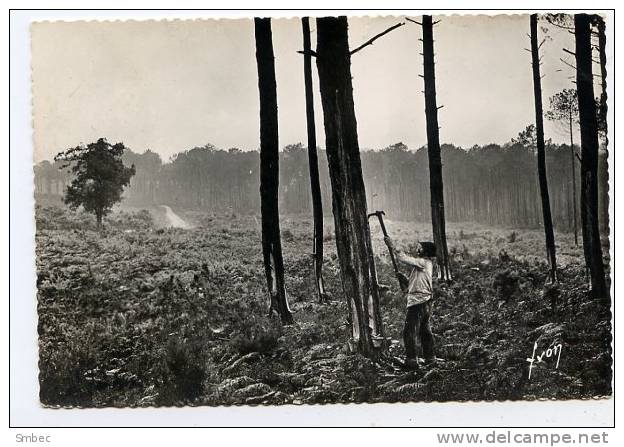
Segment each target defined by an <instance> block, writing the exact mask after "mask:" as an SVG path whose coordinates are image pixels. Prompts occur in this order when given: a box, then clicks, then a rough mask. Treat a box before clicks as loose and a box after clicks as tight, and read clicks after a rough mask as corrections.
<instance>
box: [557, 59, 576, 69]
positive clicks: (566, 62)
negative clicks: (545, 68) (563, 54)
mask: <svg viewBox="0 0 624 447" xmlns="http://www.w3.org/2000/svg"><path fill="white" fill-rule="evenodd" d="M559 60H560V61H561V62H563V63H564V64H566V65H567V66H568V67H570V68H572V69H574V70H576V67H575V66H574V65H572V64H571V63H569V62H568V61H565V60H563V59H561V58H559Z"/></svg>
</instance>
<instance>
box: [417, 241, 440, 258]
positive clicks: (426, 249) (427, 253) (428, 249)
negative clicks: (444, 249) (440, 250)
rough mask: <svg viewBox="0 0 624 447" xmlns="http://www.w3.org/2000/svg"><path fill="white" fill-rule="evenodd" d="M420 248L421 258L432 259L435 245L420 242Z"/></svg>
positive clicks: (434, 253)
mask: <svg viewBox="0 0 624 447" xmlns="http://www.w3.org/2000/svg"><path fill="white" fill-rule="evenodd" d="M420 246H421V248H422V256H424V257H425V258H434V257H435V255H436V245H435V243H433V242H429V241H420Z"/></svg>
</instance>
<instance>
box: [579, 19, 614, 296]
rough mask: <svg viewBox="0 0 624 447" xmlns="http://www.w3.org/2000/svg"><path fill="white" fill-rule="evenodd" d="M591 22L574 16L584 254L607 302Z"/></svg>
mask: <svg viewBox="0 0 624 447" xmlns="http://www.w3.org/2000/svg"><path fill="white" fill-rule="evenodd" d="M590 22H591V18H590V16H589V15H587V14H575V15H574V35H575V40H576V50H575V53H576V88H577V92H578V103H579V118H580V125H581V225H582V229H583V251H584V253H585V263H586V265H587V268H588V269H589V272H590V277H591V287H592V293H593V295H594V297H595V298H607V297H608V295H609V291H608V289H607V283H606V279H605V271H604V264H603V260H602V247H601V245H600V233H599V228H598V179H597V174H598V123H597V119H596V101H595V99H594V79H593V74H592V46H591V28H590Z"/></svg>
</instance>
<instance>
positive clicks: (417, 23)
mask: <svg viewBox="0 0 624 447" xmlns="http://www.w3.org/2000/svg"><path fill="white" fill-rule="evenodd" d="M405 20H407V21H408V22H412V23H415V24H416V25H420V26H422V23H420V22H417V21H416V20H414V19H410V18H409V17H405Z"/></svg>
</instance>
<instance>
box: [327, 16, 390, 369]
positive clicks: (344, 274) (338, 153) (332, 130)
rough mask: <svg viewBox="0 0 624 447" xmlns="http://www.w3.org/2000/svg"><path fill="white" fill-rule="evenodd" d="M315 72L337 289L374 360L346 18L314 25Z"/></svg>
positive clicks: (372, 301)
mask: <svg viewBox="0 0 624 447" xmlns="http://www.w3.org/2000/svg"><path fill="white" fill-rule="evenodd" d="M316 28H317V38H318V40H317V59H316V61H317V67H318V75H319V84H320V90H321V102H322V104H323V117H324V124H325V146H326V148H327V158H328V164H329V173H330V178H331V186H332V208H333V213H334V224H335V228H336V247H337V251H338V259H339V262H340V272H341V279H342V286H343V289H344V293H345V297H346V299H347V303H348V306H349V309H350V311H351V328H352V334H353V341H354V342H355V343H356V344H357V349H358V351H359V352H360V353H362V354H364V355H366V356H369V357H374V356H376V355H377V354H378V353H379V350H378V348H377V347H378V346H379V344H377V343H376V342H375V339H376V338H377V337H381V336H382V335H383V331H382V325H381V312H380V308H379V289H378V285H377V278H376V275H375V266H374V261H373V252H372V244H371V237H370V229H369V226H368V219H367V207H366V191H365V188H364V180H363V178H362V166H361V160H360V149H359V144H358V137H357V122H356V119H355V109H354V105H353V86H352V83H351V56H350V54H349V42H348V34H347V18H346V17H326V18H319V19H317V21H316Z"/></svg>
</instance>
